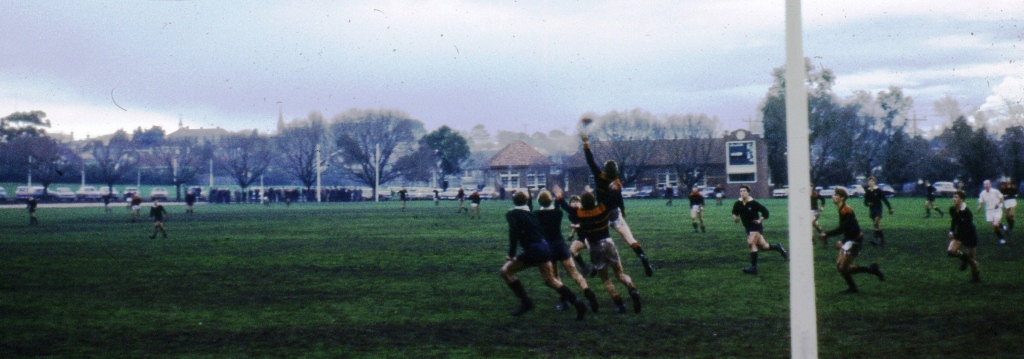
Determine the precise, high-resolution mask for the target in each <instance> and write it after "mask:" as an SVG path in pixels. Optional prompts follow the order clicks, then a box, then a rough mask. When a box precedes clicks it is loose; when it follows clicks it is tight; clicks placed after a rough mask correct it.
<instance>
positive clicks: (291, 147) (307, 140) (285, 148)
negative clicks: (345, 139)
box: [274, 113, 331, 190]
mask: <svg viewBox="0 0 1024 359" xmlns="http://www.w3.org/2000/svg"><path fill="white" fill-rule="evenodd" d="M328 135H329V133H328V132H327V125H326V124H325V123H324V120H323V116H321V115H320V114H319V113H311V114H310V115H309V122H308V123H305V124H300V125H296V126H291V127H284V128H282V129H281V132H280V133H278V134H277V135H276V136H274V143H275V144H276V146H277V149H278V150H279V151H280V156H278V157H277V158H278V161H277V163H278V164H279V166H280V167H281V168H282V169H284V171H285V172H287V173H288V174H290V175H292V176H295V178H297V179H298V180H299V182H302V185H303V186H306V189H307V190H308V189H310V188H312V187H313V184H315V183H316V173H317V163H316V151H317V146H318V145H319V146H320V147H321V153H329V152H330V151H328V150H327V149H328V148H329V147H330V145H331V144H330V142H329V141H328V140H327V139H328Z"/></svg>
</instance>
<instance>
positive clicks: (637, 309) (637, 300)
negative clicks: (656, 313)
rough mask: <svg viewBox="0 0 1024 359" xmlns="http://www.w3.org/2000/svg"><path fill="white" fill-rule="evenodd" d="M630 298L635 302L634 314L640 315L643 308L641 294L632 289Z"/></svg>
mask: <svg viewBox="0 0 1024 359" xmlns="http://www.w3.org/2000/svg"><path fill="white" fill-rule="evenodd" d="M629 298H630V299H632V300H633V313H640V309H641V306H642V304H641V302H640V292H639V291H637V290H636V289H630V290H629Z"/></svg>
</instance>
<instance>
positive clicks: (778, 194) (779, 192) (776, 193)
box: [772, 186, 789, 198]
mask: <svg viewBox="0 0 1024 359" xmlns="http://www.w3.org/2000/svg"><path fill="white" fill-rule="evenodd" d="M772 197H775V198H786V197H789V186H782V188H776V189H774V190H772Z"/></svg>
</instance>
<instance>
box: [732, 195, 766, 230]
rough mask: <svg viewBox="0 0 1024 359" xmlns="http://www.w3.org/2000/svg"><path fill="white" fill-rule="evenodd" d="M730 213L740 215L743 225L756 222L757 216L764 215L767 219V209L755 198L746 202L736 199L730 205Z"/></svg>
mask: <svg viewBox="0 0 1024 359" xmlns="http://www.w3.org/2000/svg"><path fill="white" fill-rule="evenodd" d="M732 215H734V216H737V217H740V221H741V222H743V225H744V226H751V225H754V224H756V223H754V221H756V220H757V219H758V218H761V217H764V219H768V209H767V208H765V207H764V206H763V205H761V204H760V203H757V201H756V200H754V199H751V200H749V201H747V203H743V200H737V201H736V203H735V204H733V205H732Z"/></svg>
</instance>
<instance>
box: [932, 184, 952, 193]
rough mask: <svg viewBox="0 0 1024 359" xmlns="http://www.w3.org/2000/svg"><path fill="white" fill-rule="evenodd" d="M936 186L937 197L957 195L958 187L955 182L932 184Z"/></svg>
mask: <svg viewBox="0 0 1024 359" xmlns="http://www.w3.org/2000/svg"><path fill="white" fill-rule="evenodd" d="M932 186H935V195H937V196H952V195H953V193H956V185H954V184H953V182H946V181H940V182H935V183H932Z"/></svg>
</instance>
